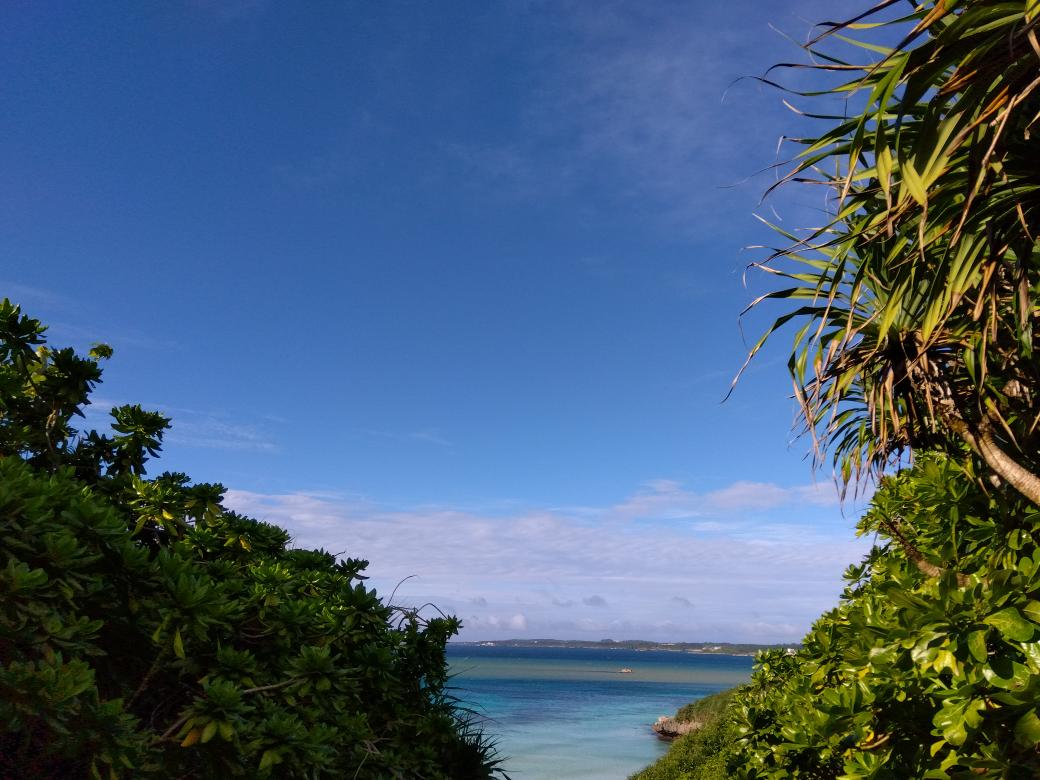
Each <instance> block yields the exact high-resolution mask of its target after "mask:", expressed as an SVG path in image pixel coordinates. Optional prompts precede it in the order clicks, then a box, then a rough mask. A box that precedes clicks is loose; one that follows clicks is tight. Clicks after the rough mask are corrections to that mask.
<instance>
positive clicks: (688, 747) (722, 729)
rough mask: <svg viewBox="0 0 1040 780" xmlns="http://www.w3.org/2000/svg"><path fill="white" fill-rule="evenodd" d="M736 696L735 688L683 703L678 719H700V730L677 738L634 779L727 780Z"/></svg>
mask: <svg viewBox="0 0 1040 780" xmlns="http://www.w3.org/2000/svg"><path fill="white" fill-rule="evenodd" d="M732 699H733V691H723V692H721V693H715V694H712V695H711V696H705V697H704V698H703V699H698V700H697V701H695V702H691V703H690V704H687V705H686V706H684V707H681V708H680V709H679V711H678V712H677V713H675V719H676V720H677V721H680V722H687V723H689V722H693V723H697V724H698V728H697V730H696V731H693V732H690V733H689V734H684V735H682V736H681V737H679V738H677V739H676V740H674V741H673V742H672V744H671V745H670V746H669V748H668V752H667V753H665V754H664V755H663V756H661V758H660V759H658V760H657V761H656V762H655V763H653V764H651V765H650V766H648V767H647V768H646V769H644V770H643V771H642V772H638V773H636V774H634V775H632V777H631V780H726V778H727V777H729V774H728V771H729V770H728V768H727V761H728V758H729V756H730V754H731V753H732V745H733V740H734V739H735V737H736V727H735V725H734V723H733V718H732V716H731V709H732V707H731V704H732Z"/></svg>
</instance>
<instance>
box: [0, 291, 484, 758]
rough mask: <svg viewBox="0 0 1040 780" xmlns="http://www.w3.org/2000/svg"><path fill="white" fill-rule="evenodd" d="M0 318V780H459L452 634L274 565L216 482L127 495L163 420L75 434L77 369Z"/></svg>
mask: <svg viewBox="0 0 1040 780" xmlns="http://www.w3.org/2000/svg"><path fill="white" fill-rule="evenodd" d="M43 331H44V328H43V327H42V326H41V325H40V323H39V322H38V321H36V320H33V319H31V318H29V317H27V316H24V315H23V314H22V313H21V311H20V310H19V308H18V307H15V306H13V305H12V304H10V303H9V302H8V301H7V300H4V301H3V302H2V303H0V777H38V778H75V777H88V776H89V777H95V778H102V777H103V778H119V777H212V778H225V777H249V778H252V777H285V778H297V777H298V778H320V777H329V778H332V777H335V778H340V777H353V778H388V777H397V778H476V777H488V776H490V775H491V774H492V771H493V769H494V766H495V763H496V762H495V760H494V758H493V757H492V756H491V750H490V748H489V747H488V745H487V744H486V743H485V742H484V741H483V738H482V737H481V735H479V734H476V733H473V732H471V731H470V730H469V729H468V728H467V726H466V725H465V723H464V722H462V721H461V720H460V718H459V716H458V714H457V712H456V709H455V708H454V706H453V702H452V701H451V699H450V697H449V696H448V695H447V694H446V692H445V685H446V682H447V677H446V669H447V666H446V660H445V655H444V647H445V642H446V641H447V639H448V638H449V637H450V636H451V635H453V634H454V633H455V632H456V631H457V630H458V628H459V624H458V622H457V621H456V620H455V619H453V618H436V619H431V620H424V619H422V618H421V617H420V616H418V615H416V614H415V613H414V612H411V611H407V610H401V609H396V608H393V607H388V606H386V605H384V604H383V603H382V602H381V601H380V600H379V599H378V598H377V595H376V593H375V592H374V591H372V590H368V589H366V588H365V586H364V584H363V583H362V580H363V579H364V577H363V576H362V575H361V572H362V571H363V570H364V568H365V566H366V562H365V561H361V560H354V559H346V560H340V561H337V560H336V558H335V557H334V556H333V555H331V554H329V553H326V552H324V551H321V550H305V549H294V548H292V547H291V546H290V539H289V536H288V534H287V533H286V532H285V531H283V530H282V529H280V528H277V527H274V526H271V525H268V524H265V523H261V522H257V521H255V520H251V519H249V518H245V517H242V516H239V515H237V514H235V513H234V512H231V511H228V510H227V509H225V508H224V507H223V506H222V505H221V497H222V494H223V488H222V487H221V486H220V485H209V484H195V485H192V484H191V483H190V481H189V480H188V478H187V477H186V476H185V475H183V474H171V473H165V474H161V475H159V476H158V477H156V478H154V479H147V478H146V477H145V466H146V463H147V462H148V459H149V457H151V456H154V455H156V454H157V453H158V451H159V449H160V447H161V444H162V434H163V431H164V430H165V429H166V428H167V427H168V426H169V420H168V419H166V418H165V417H163V416H162V415H161V414H158V413H155V412H148V411H144V410H142V409H141V408H140V407H138V406H123V407H118V408H116V409H113V410H112V417H113V418H114V419H113V424H112V431H111V433H109V434H102V433H98V432H96V431H91V432H89V433H84V434H80V433H77V431H76V430H75V428H74V426H73V420H74V418H75V417H76V416H77V415H82V410H83V408H84V406H85V405H86V404H88V403H89V394H90V392H91V390H92V389H93V388H94V386H95V385H96V384H97V383H98V382H99V381H100V378H101V368H100V365H99V363H100V360H102V359H104V358H106V357H108V356H109V355H110V350H109V349H108V348H107V347H104V346H98V347H95V349H94V350H92V351H91V353H90V354H89V355H88V356H86V357H83V356H79V355H77V354H75V353H74V352H73V350H70V349H62V350H55V349H52V348H50V347H48V346H47V345H46V344H45V341H44V336H43Z"/></svg>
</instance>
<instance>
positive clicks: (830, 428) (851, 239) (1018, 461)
mask: <svg viewBox="0 0 1040 780" xmlns="http://www.w3.org/2000/svg"><path fill="white" fill-rule="evenodd" d="M907 5H909V12H908V13H905V14H903V13H901V10H902V9H905V8H906V7H907ZM1038 28H1040V2H1037V0H1026V1H1024V2H1021V1H1020V2H997V1H996V0H960V1H959V2H958V0H948V1H945V2H944V1H942V0H940V1H939V2H935V1H934V0H929V1H928V2H916V1H911V2H909V3H907V2H906V0H903V1H902V2H899V3H897V2H896V0H885V1H884V2H881V3H878V4H877V5H876V6H874V7H873V8H871V9H870V10H868V11H866V12H864V13H863V14H861V15H859V16H857V17H856V18H854V19H852V20H850V21H845V22H834V23H830V22H828V23H825V24H824V25H822V26H821V28H820V32H819V34H818V35H817V36H816V37H815V38H814V39H812V40H811V41H810V42H809V43H808V44H807V46H806V48H807V49H808V51H809V52H810V54H811V56H812V62H811V64H807V65H797V66H795V65H792V66H780V67H781V68H782V67H802V68H812V69H817V70H819V71H825V72H826V73H827V74H828V75H831V76H832V77H833V76H834V75H837V76H838V78H839V82H838V83H837V84H836V86H833V87H832V88H830V89H827V90H824V91H818V92H805V91H803V92H795V94H796V95H798V96H799V97H800V98H805V99H818V98H821V97H823V98H829V99H831V101H832V102H831V105H833V99H834V98H835V97H839V98H845V106H846V108H847V109H848V115H840V114H838V113H835V112H831V113H812V114H808V115H809V116H810V117H811V118H812V120H814V121H823V122H825V123H826V124H827V128H826V129H825V130H824V131H823V132H821V133H818V134H815V135H811V136H810V137H806V138H797V139H792V140H794V141H795V142H796V143H798V144H801V145H802V146H803V147H804V148H803V149H802V150H801V152H800V153H799V154H798V156H797V157H796V158H795V159H794V160H793V161H792V164H791V166H790V168H789V169H788V170H787V172H786V174H785V175H784V176H783V177H781V179H780V182H779V184H786V183H789V182H800V183H803V184H812V185H816V186H821V187H824V188H826V189H828V190H829V192H830V194H831V196H830V197H829V199H828V201H829V210H828V213H829V215H830V216H829V217H828V219H827V221H826V222H825V224H824V225H823V226H821V227H819V228H817V229H814V230H812V231H811V232H809V233H808V235H803V236H796V235H794V234H791V233H786V232H783V231H781V234H782V235H783V236H784V239H785V241H786V242H787V243H786V244H785V245H784V246H782V247H780V248H776V249H775V250H774V251H773V252H772V254H771V255H770V256H769V257H767V258H766V259H765V260H763V261H762V262H760V263H758V264H757V266H758V268H760V269H762V270H764V271H767V272H769V273H772V274H775V275H777V276H778V277H780V278H782V279H785V280H787V281H788V282H789V283H790V284H789V286H785V287H783V289H778V290H775V291H772V292H769V293H767V294H765V295H763V296H761V297H760V298H758V299H757V300H756V301H755V302H754V303H753V304H752V307H759V306H761V305H762V304H764V303H766V302H767V301H783V302H786V304H787V305H788V309H787V310H786V311H784V313H783V314H782V315H781V316H780V317H778V318H777V319H776V320H775V321H774V322H773V324H772V325H771V326H770V327H769V328H768V329H767V331H766V333H765V334H764V335H763V336H762V338H761V340H760V341H759V342H758V343H757V344H756V345H755V347H754V348H753V350H752V353H751V354H752V356H753V355H754V354H755V353H756V352H757V351H758V350H759V349H760V348H761V347H762V345H763V344H764V343H765V342H766V341H767V340H768V339H769V338H770V337H771V336H773V335H774V334H775V333H776V331H777V330H778V329H780V328H781V327H783V326H785V325H787V324H788V323H794V324H797V325H798V326H799V328H798V330H797V335H796V336H795V339H794V346H793V349H792V353H791V356H790V360H789V368H790V372H791V376H792V378H793V381H794V391H795V396H796V398H797V400H798V402H799V404H800V406H801V412H802V417H803V421H804V423H805V427H806V430H807V432H808V433H809V434H810V435H811V436H812V438H813V441H814V445H815V448H814V449H815V453H816V455H817V458H820V457H822V456H823V454H824V453H830V454H831V455H832V456H833V458H834V465H835V467H836V471H837V473H838V476H839V478H840V480H841V481H842V483H843V484H845V485H848V484H849V483H850V482H851V481H853V480H856V479H858V478H861V477H863V476H865V475H869V474H871V473H873V474H879V473H880V472H881V471H882V470H883V469H884V468H885V467H886V466H888V465H890V464H891V463H892V462H893V461H894V460H898V458H899V457H901V456H902V455H905V453H906V451H907V450H909V451H910V452H913V451H914V450H920V449H924V448H934V447H947V448H956V447H963V446H967V447H970V448H971V450H973V451H974V452H975V454H976V455H977V456H978V457H979V458H981V460H982V461H983V462H984V463H985V464H986V466H987V467H988V471H989V474H990V478H991V480H992V481H997V482H999V481H1002V482H1005V483H1007V484H1009V485H1011V486H1013V487H1014V488H1015V489H1016V490H1017V491H1018V492H1019V493H1021V494H1022V495H1023V496H1024V497H1025V498H1027V499H1028V500H1029V501H1030V502H1032V503H1033V504H1040V342H1038V338H1040V337H1038V333H1040V322H1038V320H1040V248H1038V238H1040V29H1038ZM886 40H887V41H888V44H887V45H885V41H886ZM833 44H840V46H841V47H842V49H841V50H842V51H846V50H850V49H849V48H848V47H849V46H852V47H855V48H854V49H851V50H854V51H857V52H862V61H858V62H854V61H850V58H849V57H846V56H838V54H837V53H836V51H837V50H838V46H835V45H833ZM772 78H773V77H772V75H771V74H770V75H769V76H767V78H766V80H767V81H770V83H774V82H773V81H772ZM792 304H793V305H792ZM749 359H750V358H749Z"/></svg>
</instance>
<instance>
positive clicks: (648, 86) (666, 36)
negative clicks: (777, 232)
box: [447, 0, 818, 232]
mask: <svg viewBox="0 0 1040 780" xmlns="http://www.w3.org/2000/svg"><path fill="white" fill-rule="evenodd" d="M810 7H812V4H811V3H806V2H801V3H798V4H796V5H795V6H784V7H783V8H778V9H777V10H776V11H775V13H773V14H772V15H771V16H770V17H766V18H764V19H763V20H762V21H761V23H758V24H754V25H749V24H748V22H747V20H746V19H744V18H740V17H738V16H737V12H736V10H735V6H733V5H732V4H730V5H726V4H717V3H680V2H663V3H655V4H653V5H647V4H645V3H638V2H630V1H628V0H608V2H602V3H597V4H595V5H594V6H592V5H586V4H581V3H560V4H552V5H539V4H534V5H532V6H530V10H531V13H532V14H534V15H535V17H536V18H543V19H544V16H543V15H544V14H545V13H546V11H547V9H549V11H550V14H549V16H550V17H551V19H552V29H553V31H554V32H555V33H557V34H558V35H559V38H555V37H554V38H553V39H552V40H553V48H552V49H551V50H549V51H543V52H539V53H538V65H539V67H538V68H537V73H539V74H540V76H539V79H538V80H536V81H535V83H534V84H533V85H532V87H531V89H530V92H529V94H528V95H527V101H528V102H527V105H526V106H525V110H524V111H523V113H522V116H523V119H522V121H521V123H520V126H519V127H518V132H517V133H516V135H515V136H514V137H509V138H502V139H499V140H498V142H497V143H496V142H491V143H489V142H487V141H481V142H480V143H475V142H460V143H457V144H453V145H450V147H449V148H448V149H447V151H448V152H449V153H451V154H453V155H454V156H456V157H457V158H458V159H459V160H460V161H462V163H463V164H464V165H465V166H466V168H467V171H468V173H470V174H478V175H479V174H482V175H484V176H485V177H486V178H487V179H488V180H489V181H490V182H493V183H494V186H495V187H496V188H498V189H501V188H503V187H505V188H509V189H512V190H513V192H514V193H515V194H516V195H517V196H519V197H545V196H546V195H550V196H551V195H553V194H556V193H561V192H566V193H573V192H575V191H578V190H581V191H582V192H586V193H588V194H589V195H590V196H591V197H590V198H588V199H587V200H588V201H589V202H592V201H594V200H595V198H596V197H599V196H600V195H601V194H602V193H604V192H610V193H614V194H616V195H617V196H618V197H619V198H621V199H622V200H623V201H624V202H625V203H626V204H627V205H628V207H629V209H630V210H632V209H634V210H637V211H638V210H643V211H644V212H645V213H647V214H652V215H653V219H655V220H662V219H663V220H664V221H665V222H666V224H667V226H668V228H669V229H670V230H675V229H676V228H685V229H687V230H690V231H692V232H698V231H703V230H705V229H708V228H710V227H711V226H725V225H726V224H727V223H728V222H731V221H732V217H733V213H732V209H733V205H734V203H735V202H740V203H743V204H744V206H745V207H747V206H748V203H747V201H748V198H749V197H750V199H751V202H753V200H754V198H755V197H757V196H756V195H751V196H748V195H743V196H740V197H739V198H736V200H735V199H734V196H731V194H730V192H731V191H730V190H723V189H721V188H723V187H727V186H728V185H731V184H733V183H735V182H737V181H739V180H741V179H744V178H745V177H747V176H749V175H751V174H753V173H754V172H755V171H756V170H757V169H759V168H763V167H765V166H766V165H768V164H769V163H771V162H772V156H771V154H770V150H771V149H772V148H773V147H774V145H775V142H776V140H777V139H776V137H775V135H776V132H777V131H776V130H775V129H768V128H770V127H773V128H775V127H777V125H775V124H771V123H770V122H765V121H763V116H762V113H763V109H766V108H767V107H770V106H772V107H773V108H774V109H775V110H776V111H777V112H778V113H779V112H781V111H782V109H781V108H780V105H781V104H780V96H779V95H776V96H775V97H773V98H770V97H763V98H758V97H757V93H755V92H752V91H751V89H752V88H751V86H750V84H751V83H752V82H746V84H747V86H745V83H742V84H741V85H739V86H738V87H737V88H735V89H734V90H733V92H734V93H736V94H735V96H734V97H733V99H727V100H724V97H725V96H726V94H727V91H728V90H729V89H730V87H731V85H732V84H733V82H734V80H736V79H739V78H740V77H743V76H748V75H754V74H756V73H757V72H759V71H764V70H765V68H766V67H768V66H769V65H771V64H772V61H771V60H763V59H762V58H763V57H768V56H770V55H768V54H767V53H765V52H769V51H773V52H776V51H785V50H786V44H785V42H784V41H783V40H782V38H781V36H779V35H778V34H777V33H776V32H775V31H773V30H771V29H770V27H769V26H768V25H767V22H768V21H773V22H776V23H778V24H779V25H780V26H781V27H794V28H797V29H801V28H802V27H805V28H808V23H807V22H802V21H800V19H799V16H802V17H803V18H812V17H813V16H815V15H816V12H815V11H813V10H809V8H810ZM816 7H818V6H816ZM800 12H801V13H800ZM692 30H711V31H712V32H711V34H699V35H693V34H691V31H692ZM561 31H562V32H561ZM791 50H792V56H793V57H797V53H796V52H794V47H793V46H791ZM773 56H775V55H773ZM736 63H741V64H740V65H737V64H736ZM749 63H751V64H752V65H750V66H749ZM753 63H759V64H760V67H758V66H755V65H753ZM748 67H751V68H752V72H751V73H749V72H747V71H746V70H739V69H738V68H745V69H746V68H748ZM749 150H759V151H758V152H757V153H756V152H749ZM605 182H609V184H610V186H609V187H605V186H603V185H604V183H605ZM757 192H758V188H756V189H755V193H757Z"/></svg>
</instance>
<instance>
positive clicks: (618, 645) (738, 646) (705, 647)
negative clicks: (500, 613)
mask: <svg viewBox="0 0 1040 780" xmlns="http://www.w3.org/2000/svg"><path fill="white" fill-rule="evenodd" d="M448 644H449V645H451V646H458V647H466V646H469V647H551V648H554V649H574V650H665V651H670V652H675V653H706V654H715V655H755V654H757V653H759V652H761V651H762V650H777V649H785V650H788V651H789V652H793V651H795V650H797V649H799V648H800V647H801V645H799V644H797V643H790V644H773V645H758V644H747V643H741V642H651V641H649V640H643V639H627V640H622V641H616V640H613V639H600V640H585V639H490V640H486V641H482V642H461V641H456V642H449V643H448Z"/></svg>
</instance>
